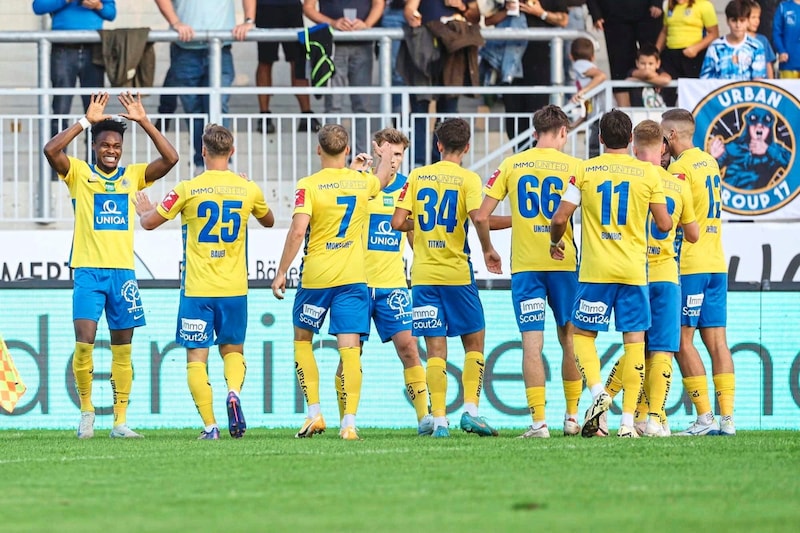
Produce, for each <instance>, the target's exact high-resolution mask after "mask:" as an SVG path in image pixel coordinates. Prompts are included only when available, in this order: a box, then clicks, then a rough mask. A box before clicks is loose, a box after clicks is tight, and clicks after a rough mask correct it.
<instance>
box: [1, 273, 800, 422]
mask: <svg viewBox="0 0 800 533" xmlns="http://www.w3.org/2000/svg"><path fill="white" fill-rule="evenodd" d="M286 296H287V298H286V300H283V301H277V300H275V299H274V297H273V296H272V293H271V291H270V290H269V289H268V288H255V289H251V291H250V295H249V300H248V324H247V342H246V343H245V357H246V359H247V379H246V381H245V386H244V389H243V393H242V405H243V408H244V412H245V416H246V417H247V421H248V426H249V427H251V428H258V427H269V428H273V427H290V428H296V427H299V426H300V424H301V423H302V421H303V418H304V409H305V406H304V402H303V395H302V393H301V391H300V390H299V387H298V386H297V379H296V377H295V372H294V357H293V344H292V320H291V309H292V302H293V297H294V291H293V290H289V291H287V295H286ZM480 297H481V300H482V302H483V305H484V309H485V314H486V325H487V327H486V348H485V357H486V364H485V370H484V387H483V391H482V394H481V401H480V410H481V414H482V415H485V416H487V417H488V418H489V420H490V421H491V423H492V424H493V425H494V426H496V427H498V428H500V431H501V432H502V431H513V432H518V431H519V428H522V427H525V426H527V425H528V424H530V415H529V413H528V409H527V407H526V401H525V386H524V384H523V381H522V375H521V359H522V347H521V342H520V336H519V332H518V331H517V327H516V322H515V318H514V314H513V309H512V305H511V294H510V291H507V290H483V291H481V293H480ZM71 301H72V291H71V290H69V289H30V288H29V289H20V290H4V291H3V294H2V305H1V306H0V324H2V328H3V336H4V337H5V339H6V343H7V345H8V349H9V352H10V353H11V355H12V357H13V358H14V361H15V363H16V366H17V369H18V370H19V373H20V376H21V377H22V379H23V380H24V382H25V384H26V385H27V387H28V391H27V393H26V394H25V396H23V398H22V399H21V401H20V402H19V403H18V404H17V406H16V408H15V409H14V412H13V414H9V413H7V412H5V411H2V409H0V430H2V429H12V428H14V429H25V428H51V429H64V430H66V429H69V430H74V429H75V427H76V426H77V423H78V420H79V408H78V405H79V400H78V396H77V393H76V391H75V385H74V380H73V377H72V351H73V346H74V336H73V329H72V320H71ZM142 301H143V304H144V307H145V310H146V314H147V326H145V327H142V328H139V329H137V330H136V333H135V335H134V338H133V364H134V380H133V390H132V393H131V397H130V409H129V413H128V422H129V423H130V424H131V426H132V427H134V428H136V429H147V428H159V427H178V428H183V427H198V428H199V427H200V418H199V416H198V414H197V411H196V409H195V406H194V404H193V402H192V399H191V396H190V394H189V389H188V386H187V384H186V354H185V350H184V349H183V348H181V347H180V346H178V345H177V344H176V343H175V325H176V312H177V307H178V290H177V289H147V288H145V289H142ZM797 303H798V293H797V292H732V293H730V294H729V305H728V326H729V328H728V342H729V345H730V347H731V350H732V352H733V360H734V362H735V365H736V424H737V428H739V429H773V428H794V429H800V353H798V352H800V328H797V327H796V325H797V324H799V323H800V306H798V305H797ZM547 317H548V318H547V320H548V321H547V323H546V329H545V339H544V362H545V368H546V373H547V421H548V423H549V424H550V426H551V427H553V428H559V427H560V426H561V422H562V420H563V415H564V408H565V403H564V397H563V393H562V386H561V361H562V354H561V349H560V346H559V344H558V339H557V337H556V333H555V324H554V323H553V322H552V319H551V317H550V313H547ZM612 322H613V321H612ZM322 331H323V333H322V334H320V335H319V336H318V337H317V339H316V340H315V343H314V348H315V351H316V356H317V360H318V362H319V367H320V386H321V404H322V412H323V415H324V416H325V417H326V419H327V421H328V423H329V425H330V426H331V427H336V425H337V424H336V418H337V407H336V396H335V391H334V373H335V370H336V365H337V363H338V352H337V350H336V341H335V339H334V338H333V337H331V336H330V335H327V325H325V326H324V327H323V330H322ZM697 344H698V347H699V348H700V353H701V355H702V357H703V360H704V363H705V365H706V368H707V369H709V371H710V369H711V363H710V361H709V358H708V356H707V353H706V352H705V350H704V349H703V348H702V347H701V345H700V343H699V336H698V339H697ZM597 347H598V353H599V355H600V357H601V360H602V364H603V370H602V372H603V376H604V377H605V376H607V375H608V372H609V371H610V369H611V367H612V366H613V364H614V362H615V361H616V360H617V359H618V358H619V357H620V356H621V355H622V353H623V347H622V335H621V334H620V333H618V332H614V331H613V328H612V331H611V332H608V333H601V334H600V335H599V336H598V339H597ZM420 353H421V355H422V359H423V360H425V359H426V355H425V350H424V345H422V346H420ZM463 360H464V351H463V348H462V347H461V345H460V342H459V341H458V340H457V339H451V342H450V343H449V356H448V361H447V374H448V395H447V402H448V416H449V417H450V420H451V423H454V424H457V421H458V416H460V411H461V407H462V405H463V391H462V389H461V369H462V364H463ZM362 364H363V372H364V385H363V387H364V389H363V393H362V396H361V404H360V407H359V414H358V423H359V425H361V426H364V427H401V428H403V427H406V428H409V431H414V429H413V428H415V427H416V417H415V416H414V410H413V408H412V406H411V404H410V402H409V400H408V399H407V397H406V392H405V387H404V383H403V368H402V365H401V364H400V361H399V360H398V358H397V355H396V354H395V352H394V348H393V345H392V344H391V343H389V344H381V343H380V341H379V340H378V337H377V335H376V334H375V332H374V331H373V334H372V335H371V336H370V339H369V340H368V341H367V342H366V343H365V344H364V353H363V357H362ZM110 368H111V354H110V350H109V338H108V330H107V325H106V323H105V320H104V319H103V320H101V322H100V324H99V328H98V339H97V347H96V349H95V361H94V378H95V381H94V402H95V406H96V409H97V414H98V421H97V424H96V430H98V431H99V430H102V429H107V430H110V429H111V423H112V414H111V405H112V391H111V387H110V385H109V383H108V378H109V371H110ZM209 375H210V379H211V383H212V386H213V387H214V392H215V397H214V400H215V412H216V414H217V418H218V420H219V421H222V422H223V423H224V421H225V420H226V414H225V406H224V398H225V393H226V391H227V389H226V387H225V382H224V379H223V376H222V361H221V359H220V358H219V356H218V355H217V354H216V353H214V351H213V350H212V353H211V356H210V358H209ZM674 376H675V378H674V380H673V383H672V388H671V390H670V395H669V398H668V401H667V408H668V414H669V416H670V421H671V425H672V427H673V428H676V429H682V428H684V427H685V426H688V425H689V423H691V421H692V420H693V418H694V415H693V413H692V412H691V404H690V402H689V400H688V398H687V397H686V395H685V394H684V391H683V387H682V386H681V381H680V373H679V372H678V370H677V368H676V369H675V371H674ZM709 385H710V387H711V388H710V390H712V391H713V384H712V383H711V377H710V376H709ZM620 400H621V398H619V397H618V398H617V400H616V403H615V404H614V407H613V408H612V414H611V416H610V418H609V423H610V426H611V427H617V425H618V424H619V416H618V415H619V413H620V410H619V405H620V404H619V401H620ZM589 402H590V400H589V394H588V392H587V391H584V394H583V397H582V399H581V404H580V415H579V416H582V414H583V411H584V410H585V409H586V408H587V407H588V405H589ZM145 434H146V431H145Z"/></svg>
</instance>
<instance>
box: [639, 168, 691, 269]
mask: <svg viewBox="0 0 800 533" xmlns="http://www.w3.org/2000/svg"><path fill="white" fill-rule="evenodd" d="M655 168H656V170H657V171H658V174H659V176H660V177H661V182H662V184H663V185H664V196H665V199H666V202H667V212H668V213H669V215H670V216H671V217H672V229H670V230H669V231H661V230H659V229H658V228H657V227H656V223H655V221H654V220H653V218H652V217H650V230H649V234H648V239H647V266H648V277H649V281H651V282H653V281H669V282H672V283H678V263H677V256H678V253H679V250H680V247H681V245H682V240H681V239H680V238H678V237H677V234H678V228H679V226H680V225H681V224H688V223H690V222H694V221H695V215H694V205H693V203H692V192H691V190H690V187H689V183H687V182H686V179H685V177H684V176H683V175H682V174H671V173H669V172H667V171H666V170H664V169H663V168H661V167H655Z"/></svg>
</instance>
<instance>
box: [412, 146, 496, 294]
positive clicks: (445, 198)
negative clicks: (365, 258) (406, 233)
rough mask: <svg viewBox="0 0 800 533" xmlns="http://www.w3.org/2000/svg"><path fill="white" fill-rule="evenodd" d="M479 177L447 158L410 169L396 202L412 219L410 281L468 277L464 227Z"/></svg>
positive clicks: (456, 281) (475, 203) (453, 281)
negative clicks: (412, 242) (412, 256)
mask: <svg viewBox="0 0 800 533" xmlns="http://www.w3.org/2000/svg"><path fill="white" fill-rule="evenodd" d="M481 186H482V184H481V178H480V176H478V175H477V174H475V173H474V172H472V171H470V170H467V169H465V168H462V167H461V166H460V165H458V164H456V163H453V162H451V161H439V162H438V163H434V164H433V165H428V166H424V167H420V168H417V169H415V170H414V171H412V172H411V174H410V176H409V179H408V183H407V184H406V186H405V187H404V188H403V192H402V193H401V194H400V198H399V200H398V207H400V208H403V209H407V210H408V211H410V212H411V217H412V219H413V220H414V262H413V264H412V267H411V283H412V285H468V284H469V283H472V281H473V277H472V263H471V262H470V250H469V242H468V241H467V228H468V226H469V222H468V221H469V213H470V211H474V210H476V209H478V208H479V207H480V204H481Z"/></svg>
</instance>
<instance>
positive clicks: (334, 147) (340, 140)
mask: <svg viewBox="0 0 800 533" xmlns="http://www.w3.org/2000/svg"><path fill="white" fill-rule="evenodd" d="M317 140H318V141H319V146H320V148H322V151H323V152H325V153H326V154H328V155H339V154H341V153H342V152H344V151H345V149H346V148H347V146H348V145H349V144H350V135H348V134H347V130H346V129H344V126H341V125H340V124H325V125H324V126H322V129H320V130H319V133H318V134H317Z"/></svg>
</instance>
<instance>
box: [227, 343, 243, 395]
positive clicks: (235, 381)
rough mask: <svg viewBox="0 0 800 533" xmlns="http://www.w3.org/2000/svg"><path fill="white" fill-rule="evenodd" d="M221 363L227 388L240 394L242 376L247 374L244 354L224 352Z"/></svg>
mask: <svg viewBox="0 0 800 533" xmlns="http://www.w3.org/2000/svg"><path fill="white" fill-rule="evenodd" d="M222 364H223V367H224V369H223V372H224V373H225V383H227V384H228V390H232V391H233V392H235V393H236V394H240V393H241V392H242V387H243V386H244V376H245V374H247V362H246V361H245V360H244V355H242V354H240V353H239V352H231V353H228V354H225V357H223V358H222Z"/></svg>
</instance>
